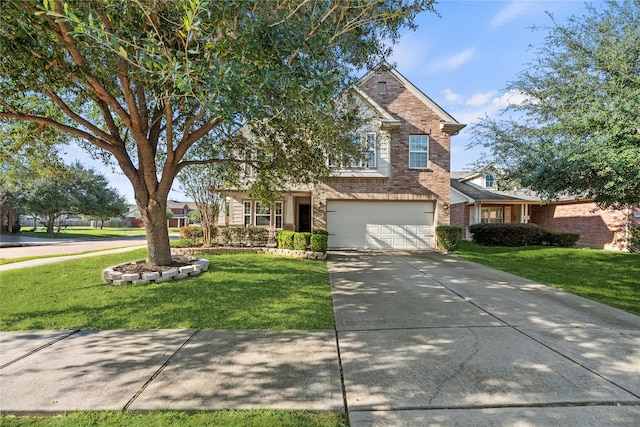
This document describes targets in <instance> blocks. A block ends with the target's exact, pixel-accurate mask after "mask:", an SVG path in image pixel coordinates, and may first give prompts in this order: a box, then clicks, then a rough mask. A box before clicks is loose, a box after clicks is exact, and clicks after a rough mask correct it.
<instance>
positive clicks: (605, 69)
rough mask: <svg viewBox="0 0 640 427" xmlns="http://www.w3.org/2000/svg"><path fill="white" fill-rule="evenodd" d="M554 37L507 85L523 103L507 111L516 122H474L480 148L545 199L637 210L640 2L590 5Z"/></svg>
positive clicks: (639, 181)
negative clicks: (581, 199)
mask: <svg viewBox="0 0 640 427" xmlns="http://www.w3.org/2000/svg"><path fill="white" fill-rule="evenodd" d="M548 31H549V33H548V35H547V37H546V39H545V42H544V44H543V45H542V46H540V47H539V48H538V50H537V52H536V57H535V59H534V62H533V64H531V67H529V68H528V69H526V70H524V71H522V72H521V73H520V74H519V75H518V77H517V78H516V80H514V81H513V82H512V83H510V84H509V85H508V86H507V88H506V90H508V91H517V92H520V93H523V94H525V95H526V97H527V100H526V101H525V102H523V103H522V104H514V105H510V106H508V107H507V108H505V109H504V110H503V112H502V113H503V114H511V115H513V118H511V119H506V120H505V119H501V120H497V119H493V118H489V117H487V118H485V119H484V120H482V121H481V122H479V123H478V124H476V125H474V127H473V130H474V139H475V142H474V143H475V144H481V145H484V146H485V147H487V148H488V149H489V150H490V156H489V157H487V158H486V159H485V162H489V163H494V164H495V165H496V166H498V167H499V168H501V169H503V170H504V171H505V172H506V174H507V176H508V177H509V178H511V179H513V180H515V181H517V182H518V183H519V184H520V185H521V186H523V187H526V188H529V189H532V190H534V191H536V192H538V193H539V194H541V195H542V196H543V197H546V198H549V199H556V198H558V197H561V196H569V195H572V196H575V197H588V198H593V199H594V201H595V202H597V203H598V204H600V205H602V206H613V207H619V206H624V205H637V204H640V132H638V130H639V129H640V115H638V111H640V47H639V46H640V1H638V0H625V1H622V2H615V1H613V0H610V1H607V2H606V7H605V8H603V9H602V10H601V9H599V8H597V7H595V6H588V8H587V14H586V15H584V16H580V17H577V16H574V17H572V18H570V19H569V20H568V22H567V24H565V25H558V24H554V25H553V26H552V27H550V28H549V29H548Z"/></svg>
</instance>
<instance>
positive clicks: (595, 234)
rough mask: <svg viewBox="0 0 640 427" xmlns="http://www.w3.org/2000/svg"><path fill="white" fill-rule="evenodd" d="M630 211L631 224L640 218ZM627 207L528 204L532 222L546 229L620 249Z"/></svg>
mask: <svg viewBox="0 0 640 427" xmlns="http://www.w3.org/2000/svg"><path fill="white" fill-rule="evenodd" d="M634 211H636V212H639V211H640V209H638V208H635V209H633V210H631V211H630V215H629V222H630V224H631V225H635V226H638V225H640V218H637V217H634V215H633V212H634ZM626 221H627V211H626V210H602V209H598V207H597V206H596V205H595V204H594V203H591V202H581V203H567V204H549V205H543V206H531V222H533V223H535V224H538V225H540V226H541V227H543V228H546V229H548V230H555V231H568V232H571V233H577V234H579V235H580V240H579V241H578V244H579V245H583V246H589V247H594V248H601V249H615V250H622V249H624V248H625V247H626V234H625V229H626Z"/></svg>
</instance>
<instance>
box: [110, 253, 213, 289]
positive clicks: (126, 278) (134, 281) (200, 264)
mask: <svg viewBox="0 0 640 427" xmlns="http://www.w3.org/2000/svg"><path fill="white" fill-rule="evenodd" d="M191 261H193V264H192V265H186V266H184V267H178V268H172V269H170V270H165V271H163V272H162V273H160V272H157V271H156V272H148V273H140V274H139V273H121V272H119V271H115V270H114V268H115V267H119V266H121V265H127V264H138V263H143V262H146V261H145V260H140V261H134V262H127V263H124V264H119V265H115V266H112V267H107V268H105V269H104V270H102V281H103V282H104V283H106V284H108V285H116V286H118V285H129V284H131V285H147V284H149V283H162V282H168V281H169V280H180V279H184V278H187V277H189V276H197V275H198V274H200V273H202V272H203V271H207V270H209V260H207V259H204V258H193V259H192V260H191Z"/></svg>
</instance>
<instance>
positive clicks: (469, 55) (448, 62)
mask: <svg viewBox="0 0 640 427" xmlns="http://www.w3.org/2000/svg"><path fill="white" fill-rule="evenodd" d="M475 54H476V50H475V49H471V48H469V49H465V50H463V51H462V52H459V53H456V54H453V55H450V56H445V57H440V58H437V59H436V60H435V61H433V62H432V63H431V64H430V67H429V68H430V69H431V70H432V71H442V70H455V69H456V68H458V67H460V66H462V65H464V64H466V63H467V62H469V61H470V60H471V59H473V57H474V56H475Z"/></svg>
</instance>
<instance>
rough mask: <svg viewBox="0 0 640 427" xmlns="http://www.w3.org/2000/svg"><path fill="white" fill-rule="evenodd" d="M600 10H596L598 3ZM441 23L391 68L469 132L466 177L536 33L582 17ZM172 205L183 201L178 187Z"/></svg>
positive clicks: (510, 12)
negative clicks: (474, 143) (486, 123)
mask: <svg viewBox="0 0 640 427" xmlns="http://www.w3.org/2000/svg"><path fill="white" fill-rule="evenodd" d="M595 3H598V2H597V1H596V2H595ZM436 9H437V10H438V12H439V13H440V15H441V16H440V17H438V16H437V15H435V14H433V13H425V14H422V15H420V16H419V17H418V18H417V24H418V29H417V30H416V31H407V32H405V34H404V35H403V37H402V39H401V40H400V43H399V44H398V45H397V46H396V47H395V48H394V54H393V56H392V57H391V58H390V62H392V63H395V64H396V66H397V69H398V71H399V72H400V73H402V74H403V75H404V76H405V77H406V78H408V79H409V80H410V81H411V82H412V83H413V84H414V85H416V86H417V87H418V88H420V89H421V90H422V91H423V92H424V93H425V94H426V95H428V96H429V97H430V98H431V99H433V100H434V101H435V102H436V103H437V104H439V105H440V106H441V107H442V108H444V109H445V110H446V111H447V112H448V113H449V114H451V115H452V116H453V117H455V118H456V119H457V120H458V121H459V122H461V123H466V124H467V125H468V126H467V128H465V129H463V130H462V131H461V132H460V134H459V135H457V136H455V137H453V138H452V146H451V170H454V171H456V170H463V169H468V168H469V167H470V165H471V163H472V162H473V161H475V160H476V159H477V158H478V156H479V155H480V153H481V149H473V150H467V149H466V147H467V145H468V144H469V142H470V129H469V128H470V126H469V125H471V124H472V123H474V122H476V121H477V120H478V118H479V117H484V115H485V114H486V115H489V116H491V117H494V116H496V114H497V112H498V110H499V109H500V108H501V107H503V106H504V105H506V102H508V100H509V99H510V100H511V102H513V101H517V96H515V97H514V96H513V94H506V93H504V92H503V90H504V88H505V87H506V85H507V83H508V82H509V81H511V80H513V79H515V77H516V76H517V74H518V72H520V71H521V70H523V69H524V68H525V67H526V64H527V63H528V62H529V61H530V60H531V58H532V57H533V54H534V48H533V47H532V45H533V46H535V45H539V44H540V43H541V42H542V41H543V39H544V36H545V35H546V32H545V31H544V30H542V29H540V30H536V31H533V30H532V29H531V27H533V26H547V25H550V24H551V22H552V21H551V19H550V18H549V16H548V15H547V14H546V12H549V13H551V14H552V15H553V16H554V18H555V20H556V21H557V22H558V23H563V22H565V21H566V19H567V17H569V16H571V15H578V16H580V15H582V14H583V13H584V12H585V10H586V8H585V3H584V2H583V1H582V0H555V1H537V0H531V1H524V0H513V1H499V0H442V1H441V2H440V3H438V4H437V5H436ZM73 154H79V155H78V156H77V158H78V159H79V160H80V161H81V162H83V163H85V164H87V165H91V166H92V167H94V168H95V169H96V170H98V171H99V172H100V173H102V174H104V175H105V176H107V177H108V178H109V179H110V180H111V183H112V186H113V187H115V188H117V189H118V190H119V191H120V193H121V194H123V195H125V196H126V197H127V199H128V200H129V201H131V202H133V200H134V198H133V189H132V188H131V184H130V183H129V181H128V180H127V179H126V178H125V177H124V175H121V174H117V173H115V172H113V171H112V168H110V167H108V166H104V165H102V164H99V163H96V162H91V161H90V160H89V159H87V156H86V155H82V154H80V153H78V152H76V151H75V150H72V151H71V152H70V155H71V157H74V156H73ZM174 190H175V191H172V193H171V194H170V196H169V197H170V198H171V199H174V200H185V199H186V198H185V196H184V195H183V194H182V193H181V192H180V191H179V185H178V183H177V182H176V183H175V184H174Z"/></svg>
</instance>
